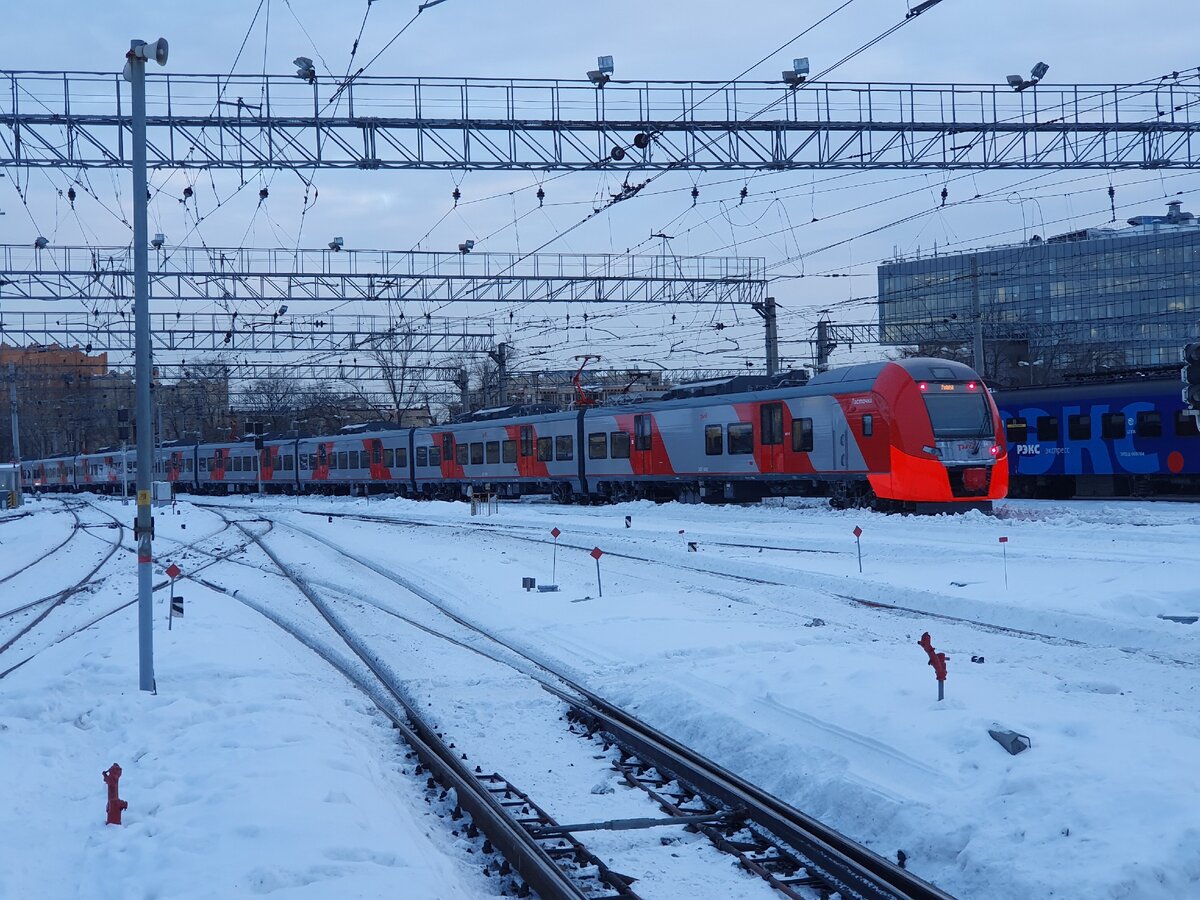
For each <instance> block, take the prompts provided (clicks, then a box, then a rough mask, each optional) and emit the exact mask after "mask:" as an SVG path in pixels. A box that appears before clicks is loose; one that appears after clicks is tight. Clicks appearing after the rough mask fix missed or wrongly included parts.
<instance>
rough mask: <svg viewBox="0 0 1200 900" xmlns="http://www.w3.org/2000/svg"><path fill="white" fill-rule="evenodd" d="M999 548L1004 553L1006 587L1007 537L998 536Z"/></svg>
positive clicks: (1005, 581) (1006, 585)
mask: <svg viewBox="0 0 1200 900" xmlns="http://www.w3.org/2000/svg"><path fill="white" fill-rule="evenodd" d="M1000 550H1001V551H1002V552H1003V553H1004V587H1005V588H1007V587H1008V538H1006V537H1002V538H1000Z"/></svg>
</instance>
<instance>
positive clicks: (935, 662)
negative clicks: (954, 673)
mask: <svg viewBox="0 0 1200 900" xmlns="http://www.w3.org/2000/svg"><path fill="white" fill-rule="evenodd" d="M917 643H918V644H920V645H921V648H922V649H923V650H924V651H925V652H926V653H928V654H929V664H930V665H931V666H933V673H934V675H936V676H937V683H938V700H939V701H940V700H943V699H944V698H945V696H946V695H945V687H946V660H947V659H948V658H949V657H947V656H946V654H945V653H937V652H936V651H935V650H934V649H933V640H932V639H931V638H930V637H929V632H928V631H927V632H925V633H924V634H923V635H921V639H920V640H919V641H917Z"/></svg>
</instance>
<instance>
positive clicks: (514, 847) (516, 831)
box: [218, 513, 586, 900]
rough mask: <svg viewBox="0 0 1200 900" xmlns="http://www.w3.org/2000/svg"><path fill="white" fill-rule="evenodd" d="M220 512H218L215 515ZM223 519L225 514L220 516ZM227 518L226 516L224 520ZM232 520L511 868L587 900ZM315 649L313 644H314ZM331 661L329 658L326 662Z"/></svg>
mask: <svg viewBox="0 0 1200 900" xmlns="http://www.w3.org/2000/svg"><path fill="white" fill-rule="evenodd" d="M218 515H222V514H220V513H218ZM222 518H225V516H223V515H222ZM226 520H227V521H229V520H228V519H226ZM233 524H234V525H235V526H236V527H237V528H238V529H239V530H240V531H242V533H243V534H245V535H246V536H247V537H248V538H250V539H251V540H252V541H253V542H254V544H255V545H256V546H257V547H258V548H259V549H260V550H262V551H263V553H265V554H266V555H267V557H268V558H269V559H270V560H271V562H273V563H274V564H275V566H276V567H277V568H278V569H279V570H280V571H281V572H282V573H284V575H285V576H286V577H287V579H288V580H289V581H290V582H291V583H292V584H293V585H294V586H295V588H296V589H297V590H298V591H300V593H301V594H303V595H304V597H305V598H306V599H307V600H308V601H309V602H310V603H311V604H312V605H313V607H314V608H315V609H316V610H317V611H318V612H319V613H320V615H321V617H322V618H323V619H324V620H325V621H326V622H327V623H328V624H329V626H330V627H331V628H332V629H333V630H334V632H335V633H336V634H337V635H338V637H340V638H341V639H342V640H343V641H344V642H345V643H346V646H347V647H349V648H350V649H351V650H352V651H353V652H354V654H355V655H356V656H357V657H358V658H359V659H360V660H361V661H362V663H363V664H364V665H365V666H366V667H367V668H368V669H369V670H370V671H371V674H372V675H374V676H375V678H376V679H377V680H378V682H379V684H380V685H382V686H384V687H385V688H386V689H387V691H388V695H389V697H390V698H391V700H393V701H395V703H397V704H399V706H400V708H401V709H402V710H403V712H404V715H403V716H400V715H397V714H396V713H395V711H393V710H390V709H389V707H390V704H389V703H387V702H384V703H380V702H379V700H380V698H378V697H377V696H375V692H373V691H370V690H369V689H368V687H367V686H364V685H362V684H361V681H360V680H359V679H355V678H354V677H353V673H350V672H347V671H343V674H345V675H347V677H349V678H350V679H351V681H352V682H354V683H356V684H358V686H359V687H360V688H361V689H363V690H364V692H366V693H367V694H368V696H370V697H371V699H372V700H373V701H374V702H376V705H377V706H379V708H380V709H381V711H383V712H384V713H385V714H386V715H388V717H389V718H390V719H391V721H392V724H393V725H394V726H395V727H396V729H397V730H399V731H400V732H401V734H402V735H403V736H404V739H405V741H406V742H407V743H408V744H409V746H410V747H411V748H412V749H413V752H414V753H416V754H417V756H418V758H419V759H420V760H421V762H422V763H423V764H424V765H425V766H427V767H428V768H429V769H430V770H431V771H433V772H435V773H437V776H438V780H439V781H440V782H441V783H442V784H443V786H445V787H451V788H453V789H454V790H455V793H456V796H457V799H458V803H459V805H460V806H461V807H462V808H463V809H464V810H466V811H467V812H468V813H470V815H471V817H472V819H473V820H474V821H475V822H476V824H477V825H478V826H479V827H480V828H481V829H482V830H483V831H484V833H485V834H487V836H488V837H489V838H490V839H491V841H492V843H493V845H494V846H495V847H496V848H498V850H499V851H500V853H502V854H503V855H504V857H505V858H506V859H507V860H508V861H509V863H510V864H511V865H512V867H513V869H514V870H516V872H517V873H518V874H520V876H521V878H523V879H524V880H525V882H526V883H528V884H529V885H530V887H532V888H533V889H534V890H536V891H537V892H538V894H539V895H540V896H541V897H542V898H544V900H586V895H585V894H584V893H583V892H582V891H581V890H580V889H579V887H578V886H577V885H576V884H575V883H574V882H572V881H571V880H570V879H569V878H568V877H567V875H566V874H565V873H564V872H563V871H562V870H561V869H560V868H559V867H558V865H556V864H555V862H554V860H553V859H552V858H551V857H550V856H549V854H547V853H546V851H545V850H544V849H543V848H542V846H541V845H540V844H538V843H537V841H536V839H535V838H534V836H533V835H531V834H530V833H529V832H528V831H527V830H526V829H524V828H523V827H521V826H520V825H519V824H518V823H517V822H516V821H514V820H513V818H512V817H511V816H510V815H509V814H508V812H507V811H506V810H505V808H504V806H503V805H502V804H501V802H500V801H499V800H498V799H497V798H496V797H495V796H493V795H492V793H491V792H489V791H486V790H484V789H482V788H481V786H480V784H479V781H478V780H477V779H476V778H475V776H474V775H472V774H471V772H470V771H469V770H468V769H467V767H466V766H465V765H463V763H462V761H461V760H460V759H459V758H458V756H457V755H456V754H455V753H454V752H453V751H451V750H450V749H449V748H448V747H447V746H446V744H445V743H444V742H443V741H442V740H441V739H440V738H439V737H438V736H437V732H436V731H435V729H433V728H432V727H431V726H430V725H429V724H428V723H426V722H425V721H424V720H423V719H422V718H421V716H420V714H419V713H418V712H417V711H416V709H415V708H413V707H412V705H411V704H409V703H408V701H407V700H406V699H405V698H404V697H403V695H402V694H401V693H400V692H399V691H397V690H396V689H395V688H394V687H392V684H391V679H390V677H389V676H388V674H387V673H386V672H384V671H383V669H382V667H381V665H380V664H379V662H378V661H377V660H376V659H375V657H374V656H373V655H372V654H371V653H370V652H369V651H368V650H367V649H366V648H365V647H364V646H363V645H362V644H361V642H360V641H359V640H358V639H357V637H356V636H355V635H354V634H352V633H350V632H349V631H348V630H347V629H346V628H345V627H344V626H343V625H342V624H341V623H340V622H339V621H338V620H337V617H336V616H333V615H332V614H331V613H330V612H329V610H328V609H327V607H326V604H325V603H324V601H323V600H322V599H321V598H320V597H318V596H317V594H316V593H315V592H314V591H313V590H312V589H311V588H310V587H309V585H308V583H307V582H306V581H305V580H304V579H302V578H300V577H298V576H297V575H295V574H294V573H293V572H292V571H291V570H290V568H289V567H288V566H287V565H286V564H284V563H283V562H282V560H280V559H279V557H278V556H277V555H276V554H275V553H274V552H273V551H272V550H271V549H270V548H269V547H268V546H267V545H266V543H265V542H264V541H262V540H261V539H259V538H258V537H257V536H256V535H254V533H253V532H251V531H250V530H249V529H247V528H245V527H243V526H242V525H241V524H240V523H238V522H236V521H234V522H233ZM314 649H315V648H314ZM330 662H331V663H332V662H333V660H330Z"/></svg>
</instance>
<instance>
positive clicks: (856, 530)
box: [854, 525, 862, 575]
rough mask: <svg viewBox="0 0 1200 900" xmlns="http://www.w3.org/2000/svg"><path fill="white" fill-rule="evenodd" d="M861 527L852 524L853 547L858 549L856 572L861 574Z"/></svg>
mask: <svg viewBox="0 0 1200 900" xmlns="http://www.w3.org/2000/svg"><path fill="white" fill-rule="evenodd" d="M861 537H862V529H861V528H859V527H858V526H857V525H855V526H854V547H855V549H856V550H858V574H859V575H861V574H862V541H861V540H860V538H861Z"/></svg>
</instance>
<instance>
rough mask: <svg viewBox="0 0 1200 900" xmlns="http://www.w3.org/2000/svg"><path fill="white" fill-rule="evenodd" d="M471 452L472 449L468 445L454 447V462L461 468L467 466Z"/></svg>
mask: <svg viewBox="0 0 1200 900" xmlns="http://www.w3.org/2000/svg"><path fill="white" fill-rule="evenodd" d="M470 452H471V448H470V446H469V445H467V444H457V445H455V447H454V461H455V462H456V463H458V464H459V465H460V466H465V465H466V464H467V454H468V453H470Z"/></svg>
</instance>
